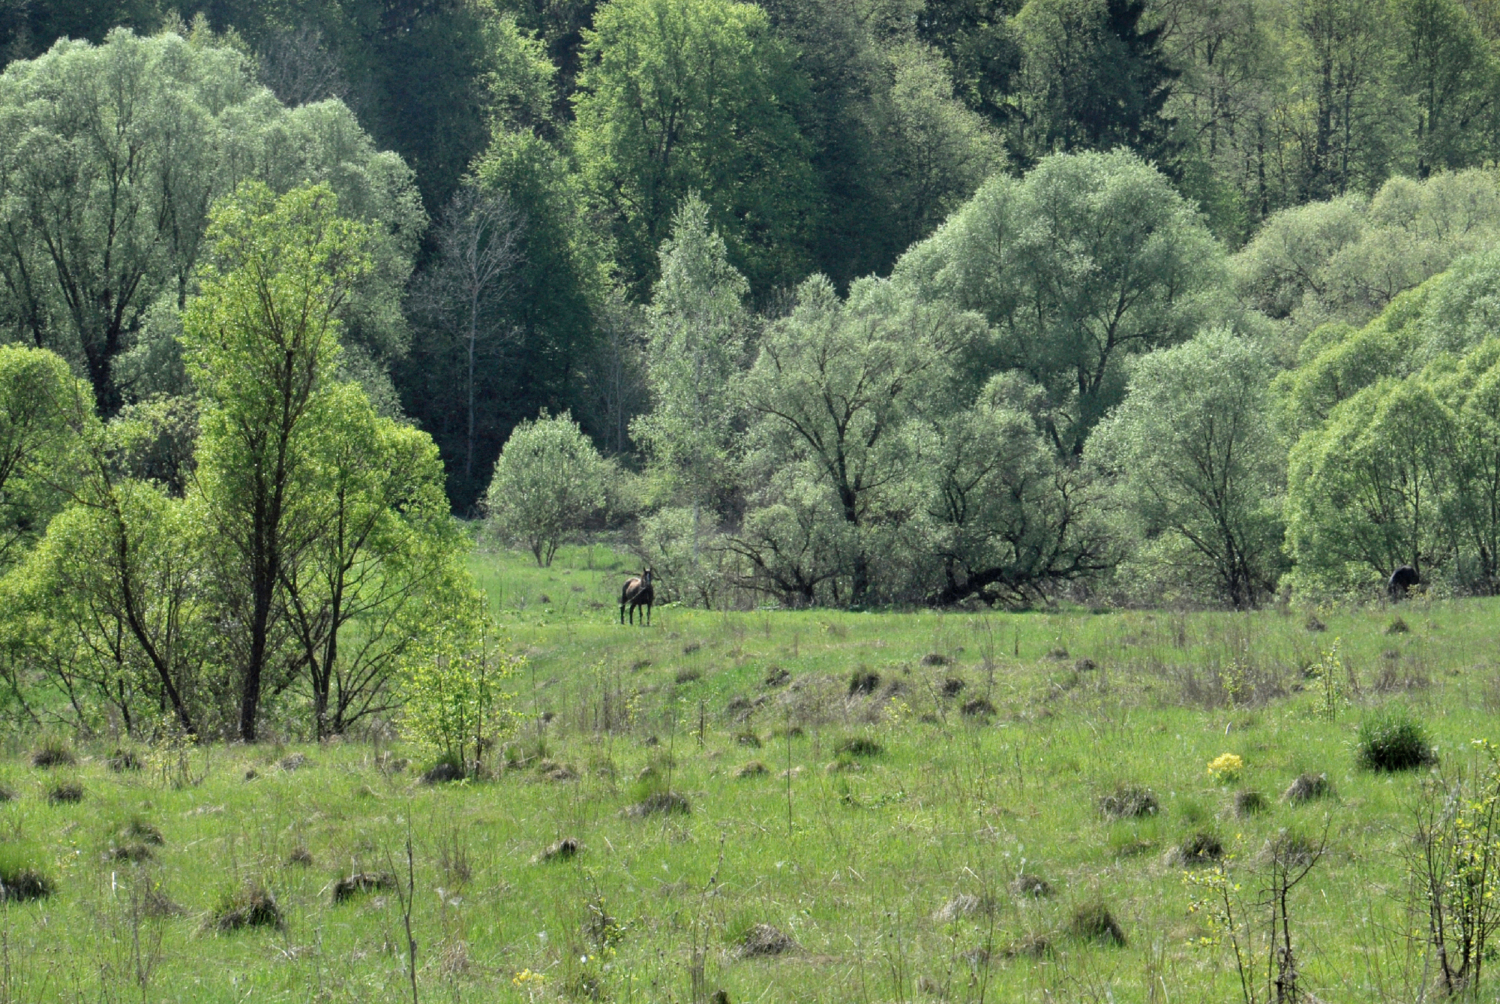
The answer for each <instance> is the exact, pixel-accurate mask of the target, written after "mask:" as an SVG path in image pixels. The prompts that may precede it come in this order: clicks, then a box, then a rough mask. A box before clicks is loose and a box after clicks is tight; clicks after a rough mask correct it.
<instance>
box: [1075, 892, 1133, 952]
mask: <svg viewBox="0 0 1500 1004" xmlns="http://www.w3.org/2000/svg"><path fill="white" fill-rule="evenodd" d="M1068 931H1069V933H1071V934H1072V935H1073V936H1074V937H1077V938H1083V939H1084V940H1086V941H1097V942H1101V943H1105V944H1112V945H1118V946H1120V947H1122V948H1123V947H1124V946H1125V931H1124V929H1123V928H1121V927H1120V922H1119V921H1117V920H1115V915H1114V914H1112V913H1110V911H1109V907H1107V906H1105V905H1104V903H1103V902H1102V901H1101V900H1091V901H1090V902H1087V903H1085V904H1083V905H1082V906H1080V907H1079V908H1078V909H1076V910H1074V911H1073V917H1072V919H1071V920H1069V921H1068Z"/></svg>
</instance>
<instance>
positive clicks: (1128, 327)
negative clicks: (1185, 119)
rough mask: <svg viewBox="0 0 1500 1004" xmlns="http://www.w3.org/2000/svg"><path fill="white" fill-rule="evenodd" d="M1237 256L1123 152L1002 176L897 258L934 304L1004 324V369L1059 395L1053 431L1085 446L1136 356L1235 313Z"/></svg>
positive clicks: (1000, 344)
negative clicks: (1229, 258)
mask: <svg viewBox="0 0 1500 1004" xmlns="http://www.w3.org/2000/svg"><path fill="white" fill-rule="evenodd" d="M1223 275H1224V254H1223V251H1222V249H1221V247H1220V245H1219V243H1218V242H1217V241H1216V240H1215V239H1214V238H1213V237H1212V235H1210V234H1209V232H1208V229H1207V228H1206V227H1205V226H1204V224H1203V222H1202V220H1201V219H1200V218H1199V216H1198V214H1197V212H1196V211H1195V210H1194V209H1193V208H1192V206H1190V205H1189V204H1188V203H1187V202H1186V201H1184V200H1183V198H1182V197H1181V196H1180V195H1178V194H1177V193H1176V192H1175V191H1174V190H1173V189H1172V186H1171V183H1170V182H1169V181H1168V180H1167V179H1166V178H1165V177H1164V176H1163V175H1162V174H1160V173H1159V172H1158V171H1157V170H1156V169H1155V168H1154V167H1151V166H1150V165H1148V164H1146V163H1144V162H1143V161H1141V160H1140V159H1138V158H1137V157H1135V156H1134V155H1132V154H1129V153H1126V152H1124V151H1116V152H1113V153H1107V154H1106V153H1088V154H1081V155H1076V156H1068V155H1055V156H1051V157H1047V158H1045V159H1044V160H1042V161H1041V163H1039V164H1038V165H1037V166H1036V168H1035V169H1034V170H1032V171H1031V172H1030V173H1028V174H1027V175H1026V176H1025V177H1024V178H1019V179H1018V178H1012V177H1010V176H1008V175H996V176H995V177H993V178H991V179H990V180H989V181H988V182H986V183H985V185H984V186H983V187H982V188H981V189H980V190H979V192H978V193H977V194H976V195H975V196H974V198H973V199H971V200H970V201H969V202H968V203H966V204H965V205H964V207H963V208H962V209H960V210H959V211H958V212H956V213H954V214H953V215H952V216H951V217H949V219H948V221H947V222H946V223H944V224H943V226H942V227H940V228H939V229H938V231H937V233H935V234H933V236H932V237H930V238H928V239H927V240H926V241H924V242H922V243H921V244H918V245H917V246H916V247H914V248H912V250H911V251H909V252H908V253H907V254H906V255H905V256H904V257H903V258H902V259H901V261H900V262H899V263H898V264H897V266H896V271H895V275H894V279H895V281H896V282H897V283H898V284H899V285H902V286H904V287H907V288H910V289H912V290H914V291H915V292H916V293H917V295H919V296H920V297H921V298H923V299H924V300H930V301H937V300H942V301H946V302H948V303H951V304H953V305H954V306H956V307H959V308H962V309H965V310H973V311H977V312H979V313H981V314H983V315H984V316H985V318H986V319H987V320H988V321H989V322H990V324H991V325H993V326H994V328H995V331H996V335H997V341H996V343H995V346H994V352H993V357H992V358H991V360H990V361H989V363H990V367H991V372H993V371H995V370H1001V369H1014V370H1019V371H1021V372H1022V373H1024V374H1025V375H1026V377H1027V378H1028V379H1030V380H1031V381H1033V382H1035V383H1036V384H1038V385H1039V386H1040V387H1041V388H1042V389H1043V390H1044V391H1045V392H1046V407H1047V411H1048V416H1047V420H1046V424H1047V430H1048V434H1049V435H1050V437H1051V438H1052V440H1053V443H1054V446H1055V448H1056V449H1057V450H1058V451H1059V452H1061V453H1071V454H1075V455H1076V454H1078V453H1081V452H1082V450H1083V444H1084V442H1085V440H1086V439H1087V437H1088V434H1089V432H1090V430H1092V428H1093V427H1094V424H1095V423H1096V422H1098V420H1099V419H1100V418H1101V417H1102V416H1103V414H1104V413H1105V412H1106V411H1107V410H1108V409H1109V408H1110V407H1112V406H1113V405H1115V404H1117V403H1119V401H1120V400H1121V399H1122V398H1123V397H1124V394H1125V380H1126V372H1127V367H1126V360H1127V358H1128V357H1130V356H1132V355H1139V354H1143V353H1145V352H1149V351H1151V350H1152V349H1156V348H1160V347H1163V346H1167V345H1173V344H1176V343H1178V342H1181V341H1184V340H1185V339H1187V338H1188V337H1190V336H1191V335H1192V334H1193V332H1194V331H1196V330H1197V329H1198V328H1199V327H1200V326H1201V325H1202V324H1203V323H1204V322H1205V321H1209V320H1213V319H1215V318H1217V317H1219V316H1221V315H1223V314H1224V313H1225V312H1226V310H1227V307H1226V305H1224V304H1222V303H1220V302H1219V301H1218V299H1217V298H1218V296H1219V295H1220V290H1221V287H1222V280H1223Z"/></svg>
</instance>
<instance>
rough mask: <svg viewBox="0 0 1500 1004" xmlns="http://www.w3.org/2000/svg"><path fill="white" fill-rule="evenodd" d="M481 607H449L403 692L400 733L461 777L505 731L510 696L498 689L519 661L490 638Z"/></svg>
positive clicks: (474, 601)
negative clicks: (444, 622) (449, 613)
mask: <svg viewBox="0 0 1500 1004" xmlns="http://www.w3.org/2000/svg"><path fill="white" fill-rule="evenodd" d="M483 603H484V600H483V598H482V597H479V596H477V595H469V596H467V597H463V598H461V599H460V600H459V601H458V602H457V603H455V604H452V605H450V612H451V620H449V622H448V623H447V624H446V625H445V627H444V630H443V631H442V632H441V634H440V635H439V636H438V637H437V638H435V639H434V640H433V641H432V642H430V643H429V644H428V645H425V646H423V647H422V649H421V650H420V651H419V652H418V653H416V654H415V657H414V658H413V659H412V660H411V662H410V664H409V665H408V667H407V670H406V679H405V684H404V687H403V697H404V700H403V702H402V703H403V707H404V709H405V718H404V720H403V722H402V732H403V734H405V735H406V737H407V738H409V739H412V740H413V741H415V742H416V743H417V744H418V745H419V746H421V747H423V748H425V749H426V750H428V751H429V752H431V753H433V754H435V759H436V760H437V761H438V762H439V763H447V764H451V765H453V766H454V767H455V768H457V770H459V771H460V772H461V773H462V774H467V773H468V771H469V769H470V767H471V765H473V764H474V763H476V762H477V761H478V758H479V754H480V750H481V749H483V748H485V744H486V743H487V742H488V741H489V740H491V739H493V738H494V737H495V735H496V734H498V733H501V732H503V731H505V730H506V729H507V728H508V727H509V725H510V695H509V694H508V693H506V692H505V691H502V690H501V689H500V687H501V685H502V683H503V682H504V680H505V679H506V678H507V677H509V676H510V675H512V674H513V673H514V672H515V671H516V669H517V668H519V667H520V665H521V663H522V661H523V660H522V657H521V656H517V655H511V654H510V653H509V652H508V651H506V642H505V640H504V639H499V638H496V637H495V636H493V635H492V634H489V627H488V625H487V624H486V622H485V619H484V615H483V612H482V611H483Z"/></svg>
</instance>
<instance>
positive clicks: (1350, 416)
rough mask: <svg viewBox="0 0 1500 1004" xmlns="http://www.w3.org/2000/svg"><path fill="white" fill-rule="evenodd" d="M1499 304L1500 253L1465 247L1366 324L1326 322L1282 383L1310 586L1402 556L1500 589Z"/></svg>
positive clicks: (1297, 539) (1331, 586) (1455, 582)
mask: <svg viewBox="0 0 1500 1004" xmlns="http://www.w3.org/2000/svg"><path fill="white" fill-rule="evenodd" d="M1497 302H1500V254H1497V253H1495V252H1486V253H1484V254H1479V255H1474V256H1470V257H1468V258H1463V259H1460V260H1459V261H1457V262H1456V263H1454V265H1453V267H1452V268H1450V269H1449V270H1448V271H1447V272H1444V273H1442V274H1440V275H1438V276H1435V277H1434V278H1432V279H1430V280H1428V281H1427V282H1426V283H1424V284H1423V285H1422V286H1420V287H1418V288H1416V289H1414V290H1411V291H1409V292H1407V293H1405V294H1402V295H1400V296H1398V297H1396V298H1395V299H1394V300H1393V301H1392V302H1391V304H1390V306H1388V307H1387V308H1386V310H1385V311H1384V312H1383V313H1382V314H1381V315H1380V316H1378V317H1376V318H1375V319H1374V320H1372V321H1371V322H1370V323H1369V324H1367V325H1366V326H1365V327H1364V328H1362V329H1360V330H1358V331H1355V330H1352V329H1349V328H1347V327H1345V328H1342V329H1340V328H1335V327H1334V326H1332V325H1327V326H1325V327H1324V328H1322V329H1319V331H1317V332H1314V337H1313V338H1310V339H1309V341H1308V343H1307V344H1306V345H1305V346H1304V350H1305V351H1304V362H1303V364H1302V365H1301V366H1299V367H1298V368H1297V369H1296V370H1294V371H1292V372H1291V373H1289V374H1287V375H1285V376H1283V377H1282V378H1281V379H1280V380H1279V381H1278V384H1277V390H1278V392H1279V393H1280V394H1281V395H1282V400H1281V403H1280V411H1281V413H1282V414H1283V416H1286V417H1284V418H1283V421H1282V425H1283V427H1284V429H1285V430H1287V431H1289V432H1290V433H1291V434H1292V436H1293V438H1294V440H1295V445H1294V446H1293V447H1292V449H1291V454H1290V474H1289V496H1288V510H1287V519H1288V530H1289V546H1290V549H1291V552H1292V556H1293V557H1294V558H1295V560H1296V562H1297V569H1296V573H1295V576H1294V582H1295V583H1296V584H1297V585H1298V587H1299V588H1303V589H1307V590H1311V591H1360V590H1368V589H1373V588H1375V587H1376V586H1378V584H1379V582H1380V580H1381V579H1383V578H1384V577H1385V576H1388V575H1389V574H1390V573H1391V571H1392V570H1394V568H1396V567H1397V566H1399V565H1402V564H1410V565H1412V566H1413V567H1415V568H1416V569H1417V570H1418V572H1419V573H1420V574H1421V575H1422V576H1423V578H1424V579H1425V580H1426V581H1428V582H1438V583H1442V584H1445V585H1446V586H1447V587H1449V588H1452V589H1455V590H1457V591H1461V592H1478V593H1486V594H1488V593H1493V592H1495V591H1496V590H1497V588H1500V515H1497V514H1500V475H1497V472H1500V439H1497V435H1500V434H1497V431H1496V430H1497V421H1500V411H1497V409H1500V403H1497V399H1496V391H1495V387H1496V386H1497V385H1500V369H1497V360H1500V342H1497V341H1496V339H1495V337H1494V334H1493V332H1494V319H1495V318H1496V317H1497V316H1500V312H1497V306H1496V304H1497ZM1309 357H1310V358H1309ZM1298 415H1300V416H1301V417H1300V419H1299V420H1296V421H1294V420H1293V417H1294V416H1298Z"/></svg>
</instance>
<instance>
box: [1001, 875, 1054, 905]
mask: <svg viewBox="0 0 1500 1004" xmlns="http://www.w3.org/2000/svg"><path fill="white" fill-rule="evenodd" d="M1052 892H1053V889H1052V883H1051V882H1048V881H1047V880H1046V879H1044V878H1042V877H1041V876H1040V875H1031V874H1028V873H1027V872H1021V873H1020V874H1019V875H1017V876H1016V877H1015V878H1014V879H1012V880H1011V883H1010V894H1011V895H1012V896H1015V897H1017V898H1019V899H1027V898H1030V899H1050V898H1051V896H1052Z"/></svg>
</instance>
